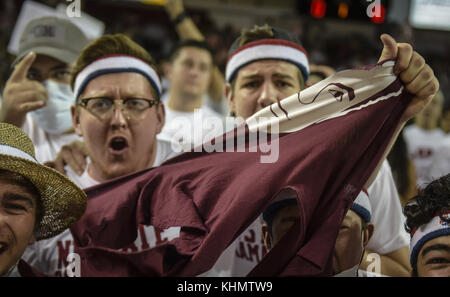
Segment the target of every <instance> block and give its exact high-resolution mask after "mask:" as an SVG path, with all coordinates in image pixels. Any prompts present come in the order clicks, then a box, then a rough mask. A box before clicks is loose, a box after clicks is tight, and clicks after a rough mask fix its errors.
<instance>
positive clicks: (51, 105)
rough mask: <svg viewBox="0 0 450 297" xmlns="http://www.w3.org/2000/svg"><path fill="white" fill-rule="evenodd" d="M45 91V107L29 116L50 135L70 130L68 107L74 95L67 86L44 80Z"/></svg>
mask: <svg viewBox="0 0 450 297" xmlns="http://www.w3.org/2000/svg"><path fill="white" fill-rule="evenodd" d="M42 84H43V85H44V87H45V88H46V89H47V93H48V101H47V105H46V106H44V107H42V108H39V109H36V110H33V111H32V112H31V116H32V117H33V119H34V121H35V122H36V123H37V125H38V126H39V127H40V128H42V129H44V130H45V131H46V132H48V133H51V134H61V133H63V132H66V131H68V130H69V129H70V128H72V116H71V114H70V106H71V105H72V104H73V103H74V94H73V92H72V90H71V89H70V86H69V85H68V84H63V83H58V82H54V81H52V80H46V81H44V82H43V83H42Z"/></svg>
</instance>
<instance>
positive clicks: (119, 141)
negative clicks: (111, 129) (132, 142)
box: [109, 136, 128, 153]
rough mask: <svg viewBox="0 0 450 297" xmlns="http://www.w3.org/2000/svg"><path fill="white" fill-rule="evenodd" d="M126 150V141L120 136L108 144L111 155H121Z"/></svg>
mask: <svg viewBox="0 0 450 297" xmlns="http://www.w3.org/2000/svg"><path fill="white" fill-rule="evenodd" d="M127 148H128V141H127V140H126V139H125V138H124V137H121V136H117V137H114V138H112V139H111V140H110V142H109V149H110V151H111V152H113V153H121V152H123V151H124V150H126V149H127Z"/></svg>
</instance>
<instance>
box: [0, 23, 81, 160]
mask: <svg viewBox="0 0 450 297" xmlns="http://www.w3.org/2000/svg"><path fill="white" fill-rule="evenodd" d="M87 43H88V39H87V37H86V36H85V35H84V33H83V32H82V31H81V29H80V28H78V27H77V26H76V25H75V24H73V23H72V22H71V21H69V20H67V19H61V18H57V17H52V16H47V17H42V18H38V19H34V20H32V21H31V22H30V23H28V25H27V26H26V27H25V29H24V31H23V33H22V35H21V37H20V41H19V53H18V55H17V58H16V60H15V61H14V63H13V65H14V66H15V68H14V71H13V73H12V74H11V77H10V78H9V79H8V82H7V83H6V86H5V90H4V92H3V99H2V102H1V107H0V122H5V123H9V124H13V125H16V126H17V127H20V128H22V129H23V130H24V131H25V132H26V133H27V135H28V136H29V137H30V138H31V140H32V141H33V143H34V145H35V148H36V158H37V160H38V161H39V162H41V163H43V162H47V161H52V160H54V159H55V158H56V156H57V154H58V152H59V151H60V149H61V147H62V146H63V145H66V144H69V143H71V142H73V141H75V140H79V139H80V138H79V137H78V136H77V135H76V134H75V133H74V131H73V127H72V120H71V116H70V106H71V105H72V104H73V100H74V96H73V92H72V90H71V89H70V85H69V82H70V72H71V71H72V67H73V63H74V62H75V60H76V58H77V56H78V54H79V53H80V52H81V50H82V49H83V47H84V46H86V45H87Z"/></svg>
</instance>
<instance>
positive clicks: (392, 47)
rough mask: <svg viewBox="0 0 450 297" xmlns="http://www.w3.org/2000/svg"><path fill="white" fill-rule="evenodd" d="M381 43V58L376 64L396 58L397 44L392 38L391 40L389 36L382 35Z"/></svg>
mask: <svg viewBox="0 0 450 297" xmlns="http://www.w3.org/2000/svg"><path fill="white" fill-rule="evenodd" d="M380 39H381V42H383V51H382V52H381V56H380V58H379V59H378V62H381V61H383V60H387V59H395V58H397V51H398V49H397V42H396V41H395V39H394V38H392V36H391V35H389V34H382V35H381V36H380Z"/></svg>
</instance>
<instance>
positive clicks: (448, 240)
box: [421, 235, 450, 254]
mask: <svg viewBox="0 0 450 297" xmlns="http://www.w3.org/2000/svg"><path fill="white" fill-rule="evenodd" d="M433 245H446V246H448V247H449V248H450V235H444V236H439V237H436V238H433V239H431V240H429V241H428V242H426V243H425V244H424V245H423V247H422V249H421V254H422V253H423V251H424V250H425V249H426V248H428V247H430V246H433Z"/></svg>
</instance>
